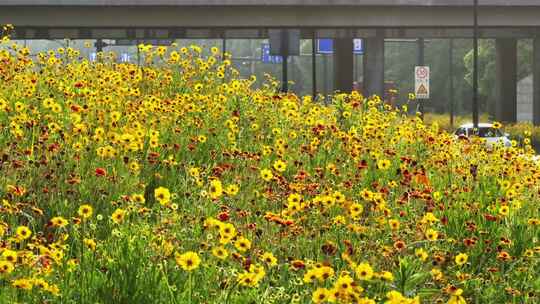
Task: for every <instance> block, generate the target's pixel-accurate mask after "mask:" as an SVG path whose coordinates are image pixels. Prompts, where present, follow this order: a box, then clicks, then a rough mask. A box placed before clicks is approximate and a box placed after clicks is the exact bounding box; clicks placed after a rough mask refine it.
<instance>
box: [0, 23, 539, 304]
mask: <svg viewBox="0 0 540 304" xmlns="http://www.w3.org/2000/svg"><path fill="white" fill-rule="evenodd" d="M5 30H9V28H5ZM139 50H140V52H141V54H142V55H143V58H144V60H143V61H142V62H141V64H140V65H139V64H129V63H118V62H117V60H116V57H115V56H116V55H115V54H114V53H108V52H107V53H99V54H98V58H97V60H96V61H89V60H87V59H85V58H82V56H81V55H80V51H78V50H75V49H71V48H59V49H56V50H50V51H49V52H47V53H39V54H37V56H31V55H30V52H29V50H28V49H27V48H25V47H23V46H19V45H17V44H14V43H13V42H11V41H10V40H9V38H8V37H7V36H6V37H4V38H3V40H2V42H1V44H0V303H177V304H180V303H362V304H368V303H387V304H394V303H449V304H465V303H539V302H540V276H539V275H538V274H539V273H540V263H539V257H540V243H539V237H540V227H539V225H540V212H539V210H540V205H539V202H540V187H539V186H540V164H538V163H536V162H534V161H532V160H531V156H532V155H533V154H534V151H533V149H532V147H531V146H530V140H527V137H526V136H525V138H522V139H520V140H519V141H514V142H513V144H512V147H503V146H502V145H501V146H493V147H487V146H485V145H484V144H482V142H481V139H474V138H472V139H458V138H455V137H454V135H452V134H449V133H447V132H446V131H445V130H443V129H442V128H439V126H438V125H437V124H436V123H434V124H424V123H423V122H422V120H421V119H420V117H419V116H410V115H408V114H407V112H408V111H407V109H406V106H403V107H399V108H392V107H391V106H389V105H387V104H385V103H384V102H383V101H382V100H381V99H380V98H378V97H376V96H371V97H367V96H361V95H360V94H359V93H357V92H353V93H350V94H339V93H337V94H335V95H334V96H332V98H331V99H330V100H326V102H321V101H320V100H319V99H317V100H315V99H314V98H313V97H312V96H297V95H295V94H293V93H279V92H278V91H279V90H278V87H279V83H278V82H277V81H276V80H275V79H273V78H272V77H271V76H270V75H269V76H268V77H267V78H266V79H256V78H255V77H253V76H252V77H249V78H242V77H240V75H239V73H238V71H236V70H235V69H234V68H233V66H232V64H231V60H230V55H228V54H222V53H221V52H220V50H218V49H217V48H211V49H206V48H202V47H199V46H196V45H177V44H172V45H171V46H167V47H164V46H159V47H158V46H151V45H139Z"/></svg>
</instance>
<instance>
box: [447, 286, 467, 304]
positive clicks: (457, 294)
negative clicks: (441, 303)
mask: <svg viewBox="0 0 540 304" xmlns="http://www.w3.org/2000/svg"><path fill="white" fill-rule="evenodd" d="M462 294H463V290H462V289H461V288H459V289H457V290H456V291H454V292H453V293H452V295H451V296H450V299H449V300H448V304H467V301H465V298H464V297H463V296H462Z"/></svg>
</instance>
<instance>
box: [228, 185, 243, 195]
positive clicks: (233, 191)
mask: <svg viewBox="0 0 540 304" xmlns="http://www.w3.org/2000/svg"><path fill="white" fill-rule="evenodd" d="M239 190H240V188H238V186H237V185H229V186H228V187H227V189H225V193H227V194H228V195H230V196H235V195H236V194H238V191H239Z"/></svg>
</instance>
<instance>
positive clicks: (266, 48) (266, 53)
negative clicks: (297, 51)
mask: <svg viewBox="0 0 540 304" xmlns="http://www.w3.org/2000/svg"><path fill="white" fill-rule="evenodd" d="M261 61H262V62H263V63H282V62H283V57H281V56H273V55H270V44H268V43H263V44H262V45H261Z"/></svg>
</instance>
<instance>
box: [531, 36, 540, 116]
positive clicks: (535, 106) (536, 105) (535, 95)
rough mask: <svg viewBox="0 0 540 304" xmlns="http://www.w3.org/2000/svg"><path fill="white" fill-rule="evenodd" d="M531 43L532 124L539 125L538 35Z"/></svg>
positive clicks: (539, 53)
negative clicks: (532, 45) (532, 44)
mask: <svg viewBox="0 0 540 304" xmlns="http://www.w3.org/2000/svg"><path fill="white" fill-rule="evenodd" d="M533 43H534V47H533V110H532V111H533V124H534V125H535V126H540V37H539V38H535V39H534V42H533Z"/></svg>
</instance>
